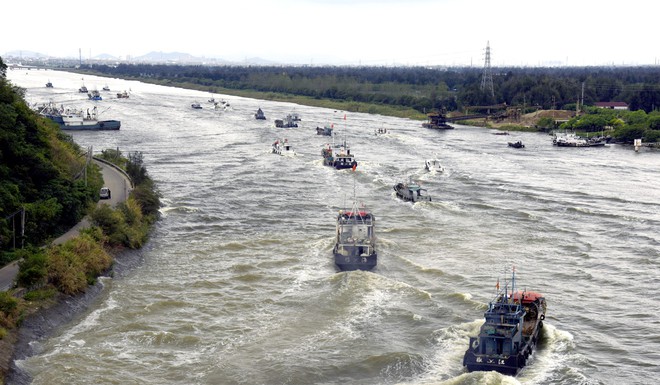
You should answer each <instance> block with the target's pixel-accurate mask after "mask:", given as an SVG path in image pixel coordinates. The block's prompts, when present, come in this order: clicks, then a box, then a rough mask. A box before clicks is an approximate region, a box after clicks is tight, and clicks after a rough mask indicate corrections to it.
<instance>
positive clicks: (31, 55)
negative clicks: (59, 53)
mask: <svg viewBox="0 0 660 385" xmlns="http://www.w3.org/2000/svg"><path fill="white" fill-rule="evenodd" d="M3 56H7V57H10V56H13V57H20V58H26V59H47V58H48V57H49V56H48V55H44V54H43V53H39V52H34V51H9V52H5V54H4V55H3Z"/></svg>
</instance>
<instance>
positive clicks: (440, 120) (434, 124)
mask: <svg viewBox="0 0 660 385" xmlns="http://www.w3.org/2000/svg"><path fill="white" fill-rule="evenodd" d="M426 116H427V117H428V119H427V121H426V122H425V123H422V127H426V128H434V129H442V130H452V129H453V128H454V127H452V126H450V125H449V124H447V118H446V117H445V116H444V115H443V114H440V113H437V112H431V113H429V114H427V115H426Z"/></svg>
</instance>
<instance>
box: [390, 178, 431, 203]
mask: <svg viewBox="0 0 660 385" xmlns="http://www.w3.org/2000/svg"><path fill="white" fill-rule="evenodd" d="M394 191H396V196H397V197H399V198H401V199H403V200H404V201H407V202H413V203H415V202H420V201H427V202H431V196H430V195H427V191H426V189H425V188H422V187H421V186H420V185H419V184H418V183H417V182H414V181H413V180H410V181H408V182H399V183H397V184H395V185H394Z"/></svg>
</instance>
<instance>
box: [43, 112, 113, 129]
mask: <svg viewBox="0 0 660 385" xmlns="http://www.w3.org/2000/svg"><path fill="white" fill-rule="evenodd" d="M44 116H45V117H47V118H48V119H50V120H52V121H53V122H55V123H57V124H58V125H59V126H60V129H62V130H71V131H73V130H79V131H81V130H89V131H94V130H97V131H98V130H119V128H120V127H121V122H120V121H119V120H77V121H71V122H68V121H65V120H64V119H63V118H62V117H61V116H55V115H44Z"/></svg>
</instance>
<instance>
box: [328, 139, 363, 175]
mask: <svg viewBox="0 0 660 385" xmlns="http://www.w3.org/2000/svg"><path fill="white" fill-rule="evenodd" d="M336 150H339V151H336ZM321 155H322V156H323V164H324V165H326V166H330V167H334V168H336V169H337V170H342V169H346V168H352V169H353V170H355V169H356V168H357V165H358V163H357V161H356V160H355V156H354V155H353V154H351V149H350V148H349V147H348V144H347V143H346V139H344V141H343V142H342V144H340V145H336V146H335V145H333V146H330V144H327V145H326V147H324V148H323V149H321Z"/></svg>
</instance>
